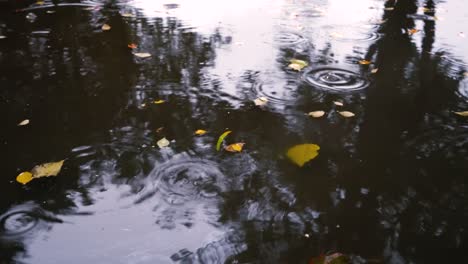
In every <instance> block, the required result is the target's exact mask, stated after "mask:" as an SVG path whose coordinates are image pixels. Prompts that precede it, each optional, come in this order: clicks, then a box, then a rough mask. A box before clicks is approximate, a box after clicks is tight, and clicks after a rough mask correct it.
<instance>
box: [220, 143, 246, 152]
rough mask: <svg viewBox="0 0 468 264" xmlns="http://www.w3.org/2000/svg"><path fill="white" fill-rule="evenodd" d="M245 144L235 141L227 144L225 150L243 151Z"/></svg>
mask: <svg viewBox="0 0 468 264" xmlns="http://www.w3.org/2000/svg"><path fill="white" fill-rule="evenodd" d="M244 145H245V143H234V144H231V145H229V146H226V147H225V148H224V150H226V151H229V152H241V151H242V148H243V147H244Z"/></svg>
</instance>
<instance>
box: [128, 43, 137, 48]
mask: <svg viewBox="0 0 468 264" xmlns="http://www.w3.org/2000/svg"><path fill="white" fill-rule="evenodd" d="M127 47H128V48H129V49H136V48H137V47H138V46H137V44H135V43H130V44H128V45H127Z"/></svg>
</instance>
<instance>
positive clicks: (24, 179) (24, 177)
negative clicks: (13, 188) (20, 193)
mask: <svg viewBox="0 0 468 264" xmlns="http://www.w3.org/2000/svg"><path fill="white" fill-rule="evenodd" d="M32 180H33V177H32V173H31V172H29V171H25V172H22V173H20V174H19V175H18V176H16V181H17V182H19V183H21V184H26V183H28V182H30V181H32Z"/></svg>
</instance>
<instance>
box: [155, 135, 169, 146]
mask: <svg viewBox="0 0 468 264" xmlns="http://www.w3.org/2000/svg"><path fill="white" fill-rule="evenodd" d="M156 144H158V147H159V148H164V147H167V146H169V144H170V142H169V140H167V139H166V138H165V137H164V138H161V139H160V140H158V142H156Z"/></svg>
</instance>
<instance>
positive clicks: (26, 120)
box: [18, 119, 29, 126]
mask: <svg viewBox="0 0 468 264" xmlns="http://www.w3.org/2000/svg"><path fill="white" fill-rule="evenodd" d="M27 124H29V119H25V120H23V121H21V122H19V124H18V126H25V125H27Z"/></svg>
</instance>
